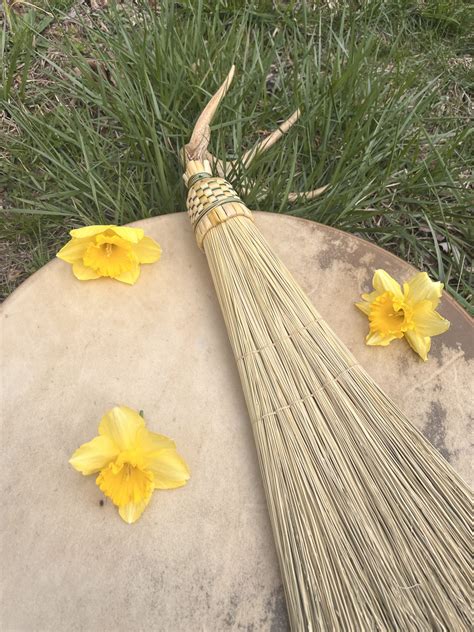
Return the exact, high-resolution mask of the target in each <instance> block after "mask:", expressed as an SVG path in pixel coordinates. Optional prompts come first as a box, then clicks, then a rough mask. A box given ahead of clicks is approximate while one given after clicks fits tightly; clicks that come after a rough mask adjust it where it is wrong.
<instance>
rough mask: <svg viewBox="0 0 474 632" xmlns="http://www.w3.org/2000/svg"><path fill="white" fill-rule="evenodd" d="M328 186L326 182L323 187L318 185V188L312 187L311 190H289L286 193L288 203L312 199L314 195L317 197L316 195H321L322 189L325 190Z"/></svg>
mask: <svg viewBox="0 0 474 632" xmlns="http://www.w3.org/2000/svg"><path fill="white" fill-rule="evenodd" d="M328 188H329V184H326V185H325V186H323V187H319V189H313V190H312V191H301V192H300V193H298V192H291V193H288V202H290V204H293V203H294V202H298V200H301V199H303V200H313V199H314V198H315V197H318V195H321V193H324V191H326V189H328Z"/></svg>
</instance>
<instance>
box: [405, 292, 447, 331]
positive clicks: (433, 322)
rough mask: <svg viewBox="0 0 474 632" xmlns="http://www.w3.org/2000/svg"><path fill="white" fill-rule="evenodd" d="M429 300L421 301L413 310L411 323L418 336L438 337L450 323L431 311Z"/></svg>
mask: <svg viewBox="0 0 474 632" xmlns="http://www.w3.org/2000/svg"><path fill="white" fill-rule="evenodd" d="M432 305H433V304H432V303H431V301H429V300H425V301H421V303H419V304H418V305H416V307H415V308H414V309H413V316H412V322H413V323H414V325H415V327H414V329H415V331H416V332H417V333H418V334H420V336H438V335H439V334H443V333H444V332H445V331H447V330H448V329H449V325H450V322H449V320H446V318H443V317H442V316H441V315H440V314H438V312H435V310H434V309H433V306H432Z"/></svg>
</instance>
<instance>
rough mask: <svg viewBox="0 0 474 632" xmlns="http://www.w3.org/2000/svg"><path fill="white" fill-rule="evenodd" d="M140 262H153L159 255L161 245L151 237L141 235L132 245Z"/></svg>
mask: <svg viewBox="0 0 474 632" xmlns="http://www.w3.org/2000/svg"><path fill="white" fill-rule="evenodd" d="M133 250H134V251H135V254H136V255H137V257H138V261H139V262H140V263H155V261H158V259H159V258H160V257H161V247H160V245H159V244H157V243H156V241H155V240H154V239H152V238H151V237H143V239H140V241H139V242H138V243H137V244H135V245H134V246H133Z"/></svg>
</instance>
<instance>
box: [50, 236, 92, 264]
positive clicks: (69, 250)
mask: <svg viewBox="0 0 474 632" xmlns="http://www.w3.org/2000/svg"><path fill="white" fill-rule="evenodd" d="M89 243H90V242H89V240H88V239H74V238H73V239H71V240H70V241H68V242H67V244H66V245H65V246H63V247H62V248H61V250H60V251H59V252H58V253H57V255H56V257H58V259H62V260H63V261H67V263H76V261H82V257H83V256H84V253H85V251H86V250H87V247H88V246H89Z"/></svg>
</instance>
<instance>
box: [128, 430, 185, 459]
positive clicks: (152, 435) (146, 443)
mask: <svg viewBox="0 0 474 632" xmlns="http://www.w3.org/2000/svg"><path fill="white" fill-rule="evenodd" d="M137 449H138V450H140V451H141V452H142V453H143V454H144V456H145V458H151V459H152V458H153V455H154V454H155V453H156V452H159V451H160V450H165V449H172V450H175V449H176V444H175V442H174V441H172V440H171V439H169V438H168V437H165V436H164V435H161V434H158V433H157V432H150V431H149V430H148V429H147V428H140V429H139V430H138V433H137Z"/></svg>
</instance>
